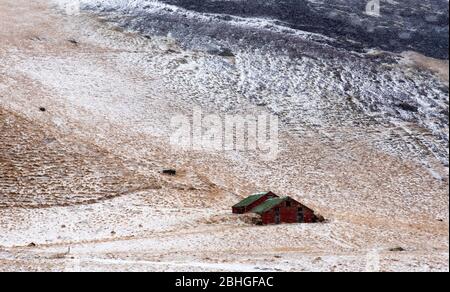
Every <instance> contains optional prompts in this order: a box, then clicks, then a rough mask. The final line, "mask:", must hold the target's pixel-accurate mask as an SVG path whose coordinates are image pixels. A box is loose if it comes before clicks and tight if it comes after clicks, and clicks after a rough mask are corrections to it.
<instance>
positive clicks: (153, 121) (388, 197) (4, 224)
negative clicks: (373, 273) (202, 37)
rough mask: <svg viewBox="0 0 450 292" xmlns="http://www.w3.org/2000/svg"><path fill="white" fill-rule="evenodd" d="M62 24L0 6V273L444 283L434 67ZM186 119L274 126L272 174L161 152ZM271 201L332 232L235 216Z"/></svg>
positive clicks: (443, 165)
mask: <svg viewBox="0 0 450 292" xmlns="http://www.w3.org/2000/svg"><path fill="white" fill-rule="evenodd" d="M102 2H105V1H102ZM119 2H120V3H127V9H129V8H130V6H129V5H128V4H129V3H135V4H136V5H139V7H141V6H142V3H143V2H142V1H109V3H113V4H114V5H116V4H117V3H119ZM91 3H92V2H91ZM120 3H119V4H120ZM152 5H156V4H155V3H154V1H153V2H152ZM158 5H159V4H158ZM57 8H58V7H57V6H54V5H53V4H52V5H49V2H47V1H44V0H32V1H24V0H16V1H12V0H1V1H0V24H1V25H2V27H5V29H4V30H2V31H0V40H1V42H0V58H1V62H0V117H1V123H2V124H1V125H0V127H1V129H2V136H1V137H0V150H1V151H0V270H57V271H58V270H69V271H70V270H134V271H136V270H149V271H155V270H164V271H167V270H169V271H173V270H182V271H184V270H193V271H211V270H220V271H222V270H224V271H266V270H271V271H278V270H279V271H303V270H306V271H315V270H318V271H361V270H366V269H374V267H375V268H376V269H378V270H383V271H384V270H386V271H416V270H420V271H427V270H439V271H448V238H449V234H448V149H445V146H446V143H448V115H447V122H445V115H444V114H443V113H442V112H441V111H443V110H447V111H448V95H447V94H446V93H445V90H447V92H448V84H447V83H446V82H448V73H447V81H446V80H445V76H444V75H445V72H443V71H442V68H443V66H445V64H446V62H445V61H440V60H436V59H432V58H425V57H423V56H421V55H416V54H413V55H412V54H411V53H409V54H404V55H399V54H394V53H385V52H381V51H370V52H368V53H361V52H348V51H343V50H342V48H340V49H336V48H333V47H332V46H331V45H330V43H327V42H324V43H321V41H320V40H324V39H325V40H328V41H332V40H329V38H328V37H325V36H323V37H322V36H321V35H317V34H315V33H311V32H308V33H303V34H301V33H298V34H296V35H295V38H294V39H295V41H294V42H292V46H290V45H289V44H287V45H286V50H284V51H283V50H280V51H274V50H273V46H272V44H269V43H268V45H267V46H258V45H257V44H253V45H251V44H249V43H247V40H249V39H248V38H244V41H243V42H244V43H243V44H242V45H241V46H239V45H237V44H235V45H233V43H232V38H230V39H220V38H218V40H217V42H213V43H211V46H212V48H216V49H217V48H219V49H223V48H221V46H226V47H229V48H230V49H231V50H232V52H233V55H228V56H223V55H222V56H221V55H220V53H219V54H217V53H216V51H214V50H213V49H211V48H210V49H208V48H205V47H203V46H198V47H196V48H194V47H193V46H192V44H193V43H191V44H187V43H186V42H185V41H184V39H183V35H180V34H177V29H176V25H174V27H175V29H174V30H173V31H174V34H173V35H171V34H165V35H161V34H151V33H150V31H145V29H146V28H148V27H145V29H144V28H142V27H141V29H139V27H138V24H139V23H141V22H140V21H141V20H142V18H139V17H137V18H132V19H131V22H132V24H133V21H134V24H135V25H130V23H129V21H128V22H127V21H126V20H127V19H128V18H127V17H129V15H127V14H126V13H125V14H124V11H116V10H115V11H112V12H111V11H110V12H107V11H106V10H104V9H100V10H101V11H103V12H102V14H101V15H100V16H99V15H98V14H95V13H93V12H92V11H91V12H83V11H82V13H81V14H80V15H66V14H65V13H64V11H63V10H61V9H57ZM116 8H117V7H116ZM178 9H181V8H178ZM90 10H92V7H91V9H90ZM135 11H136V10H135V9H134V10H133V12H135ZM159 11H160V10H158V11H156V12H158V13H159ZM146 13H148V9H147V12H146ZM171 13H172V12H171ZM145 15H147V14H144V16H142V17H145ZM195 15H196V16H198V15H202V14H195ZM24 19H25V20H26V21H24ZM128 20H130V19H128ZM190 21H193V20H190ZM195 21H198V19H195ZM261 21H262V20H261ZM231 25H234V24H231ZM219 27H220V26H219ZM240 27H242V25H241V24H240ZM257 27H258V25H256V24H255V22H252V25H248V26H246V28H245V29H243V30H242V31H246V32H252V31H253V30H254V29H257ZM132 28H138V29H137V30H136V31H138V32H140V33H137V32H136V31H134V30H132ZM258 29H259V27H258ZM278 29H281V28H279V27H277V28H274V29H273V31H271V32H270V33H273V34H275V35H271V38H273V37H275V39H276V40H280V39H281V40H283V37H282V36H280V35H279V34H278V33H279V32H277V30H278ZM270 30H271V29H269V31H270ZM264 34H265V32H264V33H263V35H264ZM196 37H198V35H197V36H196ZM197 41H198V39H196V42H197ZM214 46H218V47H214ZM291 49H292V50H291ZM405 56H406V57H407V58H408V59H406V58H405ZM443 64H444V65H443ZM447 64H448V63H447ZM444 71H445V70H444ZM436 72H437V73H436ZM400 102H402V103H407V104H409V105H410V107H408V106H406V105H405V104H403V106H402V105H400ZM413 106H414V107H417V108H418V110H417V111H416V110H414V111H412V107H413ZM40 107H45V109H46V111H45V112H43V111H41V110H39V108H40ZM195 107H201V108H202V110H203V111H204V112H205V113H215V114H218V115H222V116H223V115H225V114H237V113H239V114H255V113H258V112H267V113H272V114H276V115H277V116H278V117H279V118H280V150H281V151H280V153H279V155H278V157H277V159H275V160H272V161H266V160H263V159H261V158H260V157H259V156H258V155H257V153H252V152H249V153H247V152H212V153H211V152H203V151H193V150H182V149H179V148H175V147H173V146H171V145H170V143H169V138H170V135H171V133H172V131H173V129H171V127H170V121H171V118H172V117H173V116H175V115H179V114H186V115H191V114H192V111H193V109H194V108H195ZM167 167H175V168H176V169H177V170H178V174H177V176H174V177H168V176H164V175H161V174H160V173H159V172H160V171H161V169H163V168H167ZM268 189H270V190H273V191H274V192H276V193H279V194H282V195H290V196H292V197H294V198H296V199H298V200H300V201H302V202H304V203H305V204H306V205H308V206H310V207H312V208H313V209H315V210H317V211H318V212H319V213H321V214H322V215H324V216H325V217H326V218H327V219H328V222H327V223H324V224H312V225H297V224H295V225H281V226H267V227H262V226H253V225H252V224H251V223H250V222H249V221H248V220H246V218H243V217H236V216H233V215H231V214H230V206H231V205H233V204H234V203H236V202H237V201H238V200H239V199H241V198H242V197H244V196H246V195H248V194H250V193H253V192H255V191H260V190H268ZM31 243H33V244H31ZM397 247H401V248H402V249H404V251H396V249H395V248H397Z"/></svg>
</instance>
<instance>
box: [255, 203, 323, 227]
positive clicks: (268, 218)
mask: <svg viewBox="0 0 450 292" xmlns="http://www.w3.org/2000/svg"><path fill="white" fill-rule="evenodd" d="M251 212H253V213H256V214H259V215H260V216H261V221H262V224H263V225H268V224H281V223H315V222H318V221H320V218H319V217H318V216H316V215H315V214H314V211H313V210H311V209H310V208H308V207H306V206H305V205H302V204H301V203H299V202H297V201H296V200H294V199H292V198H291V197H284V198H278V197H277V198H271V199H268V200H265V201H264V202H263V203H261V204H259V205H258V206H256V207H255V208H254V209H252V210H251Z"/></svg>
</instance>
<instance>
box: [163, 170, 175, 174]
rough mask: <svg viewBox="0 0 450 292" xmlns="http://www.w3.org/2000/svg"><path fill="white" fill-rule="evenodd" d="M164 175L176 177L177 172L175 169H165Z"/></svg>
mask: <svg viewBox="0 0 450 292" xmlns="http://www.w3.org/2000/svg"><path fill="white" fill-rule="evenodd" d="M162 173H163V174H166V175H176V174H177V171H176V170H175V169H163V171H162Z"/></svg>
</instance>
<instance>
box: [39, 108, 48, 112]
mask: <svg viewBox="0 0 450 292" xmlns="http://www.w3.org/2000/svg"><path fill="white" fill-rule="evenodd" d="M39 110H40V111H41V112H46V111H47V109H46V108H45V107H40V108H39Z"/></svg>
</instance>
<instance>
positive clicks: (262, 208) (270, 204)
mask: <svg viewBox="0 0 450 292" xmlns="http://www.w3.org/2000/svg"><path fill="white" fill-rule="evenodd" d="M288 199H289V197H284V198H273V199H269V200H267V201H265V202H264V203H262V204H261V205H259V206H257V207H256V208H254V209H253V210H252V212H253V213H257V214H262V213H264V212H267V211H269V210H270V209H272V208H274V207H276V206H278V205H279V204H281V203H283V202H284V201H286V200H288Z"/></svg>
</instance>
